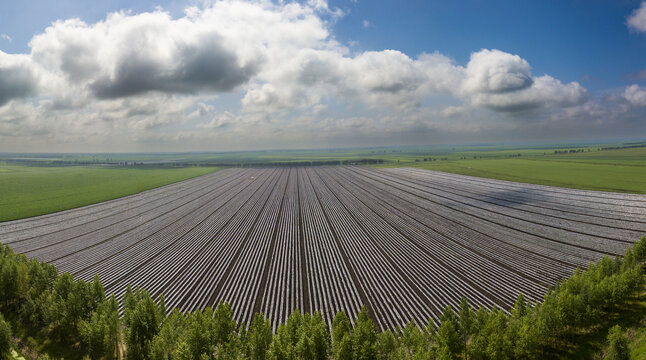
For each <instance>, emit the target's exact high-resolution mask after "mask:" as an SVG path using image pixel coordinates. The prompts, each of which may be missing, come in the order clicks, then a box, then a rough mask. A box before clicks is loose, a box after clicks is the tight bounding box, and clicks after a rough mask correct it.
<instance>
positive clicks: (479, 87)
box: [462, 49, 533, 94]
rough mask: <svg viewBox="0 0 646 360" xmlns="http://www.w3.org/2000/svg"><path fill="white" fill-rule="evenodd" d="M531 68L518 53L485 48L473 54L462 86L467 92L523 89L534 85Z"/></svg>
mask: <svg viewBox="0 0 646 360" xmlns="http://www.w3.org/2000/svg"><path fill="white" fill-rule="evenodd" d="M530 69H531V68H530V66H529V64H528V63H527V61H526V60H525V59H522V58H521V57H520V56H518V55H512V54H508V53H506V52H502V51H500V50H495V49H494V50H487V49H483V50H480V51H478V52H475V53H473V54H471V59H470V60H469V63H468V64H467V67H466V70H465V73H466V78H465V79H464V82H463V83H462V88H463V91H465V92H467V93H494V94H495V93H506V92H512V91H518V90H522V89H525V88H528V87H530V86H531V85H532V82H533V80H532V76H531V73H530Z"/></svg>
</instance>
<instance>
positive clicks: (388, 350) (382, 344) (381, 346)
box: [377, 330, 397, 360]
mask: <svg viewBox="0 0 646 360" xmlns="http://www.w3.org/2000/svg"><path fill="white" fill-rule="evenodd" d="M395 349H397V339H396V338H395V335H394V334H393V332H392V331H390V330H384V331H382V332H380V333H379V334H378V335H377V355H378V358H379V359H383V360H386V359H390V356H391V355H392V354H393V353H394V352H395Z"/></svg>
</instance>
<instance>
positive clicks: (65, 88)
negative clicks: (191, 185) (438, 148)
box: [0, 0, 646, 152]
mask: <svg viewBox="0 0 646 360" xmlns="http://www.w3.org/2000/svg"><path fill="white" fill-rule="evenodd" d="M638 138H646V2H640V1H631V0H614V1H610V0H608V1H602V0H571V1H566V0H560V1H557V0H554V1H552V0H545V1H532V2H530V1H506V0H505V1H503V0H501V1H484V0H456V1H439V0H438V1H406V2H402V1H378V0H373V1H365V0H347V1H341V0H339V1H332V0H330V1H325V0H303V1H269V0H219V1H209V0H204V1H178V0H170V1H154V0H145V1H138V2H133V1H120V0H108V1H103V2H88V1H81V0H60V1H56V2H52V1H48V0H42V1H40V0H39V1H28V2H18V1H5V2H1V3H0V152H133V151H223V150H254V149H291V148H330V147H363V146H385V145H388V146H391V145H423V144H446V143H492V142H515V143H517V142H564V141H598V140H615V139H638Z"/></svg>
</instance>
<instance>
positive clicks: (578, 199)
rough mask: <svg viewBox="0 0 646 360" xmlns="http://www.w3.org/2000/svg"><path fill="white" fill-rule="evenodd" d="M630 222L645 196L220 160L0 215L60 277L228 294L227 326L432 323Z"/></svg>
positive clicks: (546, 282)
mask: <svg viewBox="0 0 646 360" xmlns="http://www.w3.org/2000/svg"><path fill="white" fill-rule="evenodd" d="M644 233H646V196H642V195H629V194H616V193H603V192H594V191H585V190H573V189H564V188H554V187H547V186H540V185H531V184H519V183H513V182H507V181H500V180H491V179H481V178H474V177H469V176H462V175H453V174H446V173H438V172H431V171H424V170H417V169H406V168H403V169H402V168H399V169H387V170H377V169H372V168H367V167H360V166H343V167H341V166H330V167H301V168H272V169H226V170H222V171H218V172H215V173H212V174H208V175H205V176H201V177H198V178H194V179H191V180H187V181H184V182H180V183H177V184H172V185H167V186H164V187H161V188H158V189H154V190H150V191H146V192H143V193H141V194H138V195H133V196H129V197H125V198H121V199H116V200H112V201H108V202H104V203H100V204H95V205H91V206H86V207H83V208H78V209H73V210H68V211H64V212H60V213H55V214H49V215H45V216H40V217H35V218H30V219H24V220H18V221H13V222H6V223H2V224H0V242H2V243H6V244H9V245H10V246H11V247H12V248H13V249H15V250H16V251H19V252H22V253H24V254H26V255H27V256H29V257H33V258H38V259H40V260H43V261H47V262H51V263H53V264H55V265H56V266H57V268H58V269H59V271H61V272H65V271H66V272H70V273H71V274H72V275H73V276H74V277H75V278H77V279H84V280H90V279H92V278H93V277H94V275H95V274H98V275H99V276H100V278H101V281H102V282H103V284H104V286H105V288H106V291H107V292H108V293H113V294H115V295H116V296H117V297H118V298H121V296H122V295H123V293H124V290H125V288H126V287H127V286H128V284H131V285H133V286H141V287H144V288H146V289H147V290H149V291H150V292H151V294H152V295H153V296H154V297H159V296H161V295H162V294H163V295H164V297H165V301H166V305H167V307H168V309H173V308H178V309H180V310H183V311H188V310H193V309H204V308H206V307H207V306H214V305H217V303H218V302H220V301H221V300H225V301H228V302H229V303H230V304H231V305H232V307H233V310H234V316H235V319H236V320H237V321H245V322H247V323H249V321H250V320H251V317H252V316H253V314H254V313H255V312H258V311H261V312H263V313H265V314H266V315H267V316H268V317H269V318H270V319H271V320H272V323H273V324H279V323H281V322H283V321H284V320H285V319H286V317H287V316H288V314H290V313H291V312H292V311H293V310H294V309H301V310H302V311H306V312H311V311H315V310H318V311H321V313H322V314H323V317H324V318H325V320H326V321H327V323H328V324H331V323H332V318H333V316H334V314H335V313H336V312H338V311H339V310H344V311H346V313H348V315H349V316H350V318H355V317H356V315H357V314H358V312H359V310H360V308H361V306H362V305H364V304H365V305H367V307H368V309H369V312H370V314H371V316H372V317H373V319H374V320H375V323H376V324H377V325H378V326H379V327H380V328H393V327H395V326H399V325H402V324H405V323H406V322H408V321H409V320H410V319H414V320H416V321H417V322H418V323H426V322H427V321H428V320H429V319H433V320H434V321H437V320H438V319H439V317H440V315H441V312H442V309H443V308H444V307H445V306H446V305H451V306H454V307H457V306H458V304H459V302H460V297H461V296H466V297H468V298H469V300H470V302H471V303H472V304H473V305H475V306H476V307H478V306H483V307H487V308H490V307H492V306H499V307H502V308H504V309H508V308H509V307H510V306H511V305H512V304H513V302H514V300H515V299H516V297H517V295H518V293H519V292H522V293H523V294H524V295H525V297H526V298H528V299H529V300H531V301H538V300H540V299H541V298H542V296H543V294H544V293H545V292H546V291H547V290H548V289H549V287H550V286H553V285H554V284H556V283H557V282H558V281H560V280H562V279H564V278H566V277H568V276H570V275H571V274H572V273H573V272H574V271H575V269H576V268H577V267H586V266H587V265H588V264H589V263H590V262H592V261H596V260H599V259H600V258H601V257H602V256H604V255H611V256H615V255H621V254H623V253H624V251H625V250H626V249H627V248H628V247H629V246H630V245H631V244H632V241H633V240H635V239H638V238H639V237H640V236H641V235H643V234H644Z"/></svg>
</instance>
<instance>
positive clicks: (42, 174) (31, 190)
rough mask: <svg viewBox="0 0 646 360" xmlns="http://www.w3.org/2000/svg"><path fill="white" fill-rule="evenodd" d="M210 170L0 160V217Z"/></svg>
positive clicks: (64, 206)
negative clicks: (5, 162)
mask: <svg viewBox="0 0 646 360" xmlns="http://www.w3.org/2000/svg"><path fill="white" fill-rule="evenodd" d="M213 170H214V168H196V167H190V168H170V169H155V168H145V169H141V168H136V167H90V166H65V167H47V166H16V165H2V164H1V163H0V221H7V220H13V219H20V218H24V217H29V216H36V215H42V214H48V213H51V212H55V211H61V210H67V209H72V208H75V207H79V206H85V205H89V204H94V203H97V202H101V201H106V200H111V199H116V198H119V197H122V196H127V195H131V194H135V193H138V192H141V191H144V190H149V189H152V188H156V187H159V186H162V185H166V184H170V183H173V182H177V181H182V180H185V179H188V178H191V177H195V176H199V175H204V174H206V173H209V172H211V171H213Z"/></svg>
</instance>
